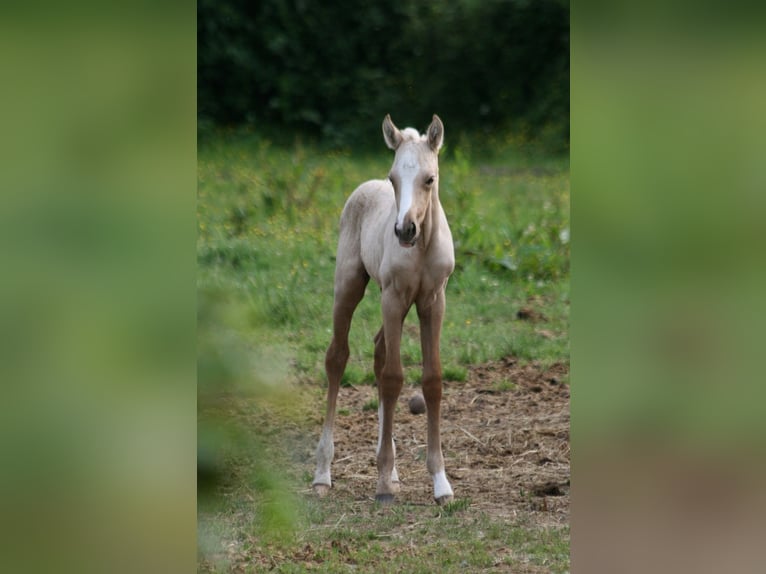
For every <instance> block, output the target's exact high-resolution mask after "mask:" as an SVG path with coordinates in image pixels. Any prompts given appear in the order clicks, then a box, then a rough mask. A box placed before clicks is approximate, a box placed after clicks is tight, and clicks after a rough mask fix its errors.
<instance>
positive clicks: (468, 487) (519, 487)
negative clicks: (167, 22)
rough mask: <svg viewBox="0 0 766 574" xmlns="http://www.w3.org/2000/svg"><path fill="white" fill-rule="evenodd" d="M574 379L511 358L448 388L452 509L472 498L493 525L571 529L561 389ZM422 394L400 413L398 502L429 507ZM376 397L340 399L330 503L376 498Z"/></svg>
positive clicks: (371, 393) (371, 391) (559, 369)
mask: <svg viewBox="0 0 766 574" xmlns="http://www.w3.org/2000/svg"><path fill="white" fill-rule="evenodd" d="M568 371H569V369H568V366H567V365H564V364H556V365H553V366H552V367H549V368H543V367H541V366H540V365H539V364H536V363H531V364H521V363H520V362H519V361H518V360H516V359H515V358H513V357H508V358H505V359H502V360H500V361H495V362H492V363H488V364H485V365H482V366H478V367H471V368H470V369H469V372H468V377H467V380H466V381H465V382H450V381H446V382H445V385H444V394H443V403H442V445H443V450H444V456H445V460H446V466H447V475H448V476H449V478H450V481H451V482H452V487H453V489H454V490H455V497H456V499H464V498H468V499H470V501H471V506H472V507H478V508H480V509H481V510H483V511H486V512H487V513H489V514H492V515H493V516H499V517H505V516H507V517H509V518H512V517H517V516H519V515H521V514H523V515H527V516H528V515H530V514H531V515H532V516H533V517H534V520H535V521H536V522H538V523H539V524H541V525H562V524H566V523H567V522H568V520H569V477H570V471H569V385H568V384H566V383H563V382H562V381H563V380H565V379H566V377H567V375H568ZM417 391H418V389H416V388H415V387H411V386H405V388H404V390H403V392H402V396H401V397H400V399H399V401H400V404H399V406H398V408H397V413H396V419H395V426H394V438H395V441H396V448H397V469H398V471H399V477H400V479H401V481H402V490H401V493H400V494H399V497H398V499H399V500H400V501H402V502H406V503H408V504H429V505H430V504H433V501H432V492H431V488H432V487H431V480H430V478H429V476H428V472H427V471H426V468H425V454H426V417H425V415H413V414H411V413H410V410H409V408H408V405H407V402H408V401H409V399H410V397H411V396H412V395H413V394H414V393H415V392H417ZM376 397H377V390H376V389H375V387H373V386H356V387H351V388H343V389H341V394H340V398H339V404H338V406H339V408H340V409H342V411H341V413H343V414H340V415H339V417H338V419H337V426H336V432H335V461H334V463H333V478H334V482H335V484H334V488H333V492H332V493H331V496H350V497H353V498H355V499H365V498H369V499H372V498H373V496H374V492H375V483H376V480H377V469H376V466H375V446H376V444H377V429H378V422H377V412H376V411H375V410H364V409H363V407H364V405H365V404H368V403H369V402H370V401H371V400H373V399H375V398H376ZM312 470H313V469H312Z"/></svg>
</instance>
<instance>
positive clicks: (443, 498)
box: [435, 494, 453, 506]
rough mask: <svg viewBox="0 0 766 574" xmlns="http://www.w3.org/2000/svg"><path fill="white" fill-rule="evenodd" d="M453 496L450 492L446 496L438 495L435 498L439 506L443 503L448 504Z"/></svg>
mask: <svg viewBox="0 0 766 574" xmlns="http://www.w3.org/2000/svg"><path fill="white" fill-rule="evenodd" d="M452 499H453V496H452V495H451V494H448V495H446V496H440V497H439V498H436V499H435V500H436V504H438V505H439V506H444V505H445V504H449V503H450V502H452Z"/></svg>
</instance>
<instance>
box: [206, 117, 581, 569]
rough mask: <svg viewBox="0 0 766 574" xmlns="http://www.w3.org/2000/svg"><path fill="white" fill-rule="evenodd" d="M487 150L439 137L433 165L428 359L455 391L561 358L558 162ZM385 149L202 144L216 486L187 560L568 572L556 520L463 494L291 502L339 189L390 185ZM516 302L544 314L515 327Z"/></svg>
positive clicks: (319, 373)
mask: <svg viewBox="0 0 766 574" xmlns="http://www.w3.org/2000/svg"><path fill="white" fill-rule="evenodd" d="M495 143H496V148H495V149H493V150H492V152H491V153H486V152H481V151H480V149H479V147H478V146H475V145H472V144H471V142H470V141H461V142H460V145H459V146H458V145H456V144H454V143H450V141H449V139H448V140H447V147H446V148H445V150H444V151H443V153H442V158H441V164H440V171H441V173H440V178H441V184H440V197H441V201H442V204H443V205H444V208H445V211H446V213H447V216H448V218H449V221H450V225H451V228H452V231H453V236H454V238H455V248H456V259H457V267H456V270H455V273H454V274H453V276H452V278H451V279H450V282H449V284H448V287H447V312H446V316H445V320H444V327H443V332H442V346H441V356H442V366H443V375H444V378H445V380H448V381H451V382H453V383H457V384H460V383H461V382H464V381H465V380H466V379H467V377H468V367H470V366H472V365H476V364H480V363H482V362H485V361H488V360H493V359H499V358H501V357H504V356H507V355H514V356H516V357H518V358H519V359H520V360H521V361H533V360H534V361H540V362H541V363H543V364H544V365H550V364H553V363H556V362H568V361H569V344H568V317H569V242H568V233H569V172H568V162H567V160H566V159H565V158H555V157H545V156H531V155H529V154H527V153H525V152H524V151H523V150H522V149H520V148H518V147H515V146H514V145H512V142H510V143H509V142H503V141H496V142H495ZM391 160H392V154H391V152H390V151H388V150H387V149H386V148H385V146H384V145H383V143H382V142H381V149H380V152H379V153H377V154H374V155H369V156H368V155H353V154H351V153H349V152H329V151H325V150H322V149H319V148H316V147H311V146H305V145H302V144H300V142H296V143H295V144H294V145H293V146H291V147H278V146H274V145H272V144H271V143H270V142H269V141H268V140H266V139H264V138H263V137H260V136H259V135H257V134H253V133H247V132H239V133H229V134H225V135H221V136H220V137H217V138H207V139H206V140H205V141H204V142H203V143H202V144H201V145H200V147H199V151H198V166H199V167H198V179H199V184H198V185H199V188H198V245H197V260H198V288H199V305H200V307H199V319H198V320H199V328H198V332H199V341H200V343H199V351H198V352H199V366H198V373H199V375H198V378H199V391H198V393H199V394H198V413H199V414H198V418H199V420H200V424H199V427H198V428H199V430H198V441H199V443H200V444H202V445H203V446H204V447H205V454H206V456H207V457H208V458H206V459H205V464H207V465H209V467H210V468H211V469H213V471H211V472H212V476H213V477H214V478H213V479H211V484H213V487H211V488H212V490H208V491H205V492H204V493H203V495H202V496H200V507H199V541H200V545H199V546H200V567H199V568H200V570H201V571H204V572H228V571H231V570H232V569H236V570H237V571H244V572H260V571H266V570H269V569H272V571H275V572H303V571H305V570H306V568H307V564H310V566H311V569H312V570H315V571H318V572H343V571H350V570H353V571H355V572H433V571H435V570H438V571H440V572H466V571H480V570H482V569H487V570H489V569H492V568H504V569H506V570H511V571H519V570H521V571H524V570H525V569H527V570H528V569H529V568H532V569H534V568H538V569H544V571H550V572H563V571H566V570H567V569H568V565H569V561H568V545H569V531H568V528H551V529H543V528H540V527H537V526H534V525H532V524H529V523H527V522H525V519H524V517H523V516H521V517H519V518H517V519H513V520H511V519H508V518H499V517H495V516H492V515H488V514H486V513H484V512H483V511H481V510H479V509H477V508H476V507H474V506H472V504H471V502H470V501H468V500H467V499H457V500H456V501H455V502H453V503H452V504H450V505H448V506H446V507H444V508H440V507H437V506H435V505H434V506H417V505H407V504H399V505H395V506H394V507H391V508H377V507H376V505H374V504H372V503H371V502H370V501H368V500H364V501H351V500H348V499H342V498H338V497H332V496H331V497H328V499H324V500H316V499H314V498H313V497H311V496H309V495H304V494H302V493H305V492H306V491H307V490H308V489H309V487H310V482H311V475H310V473H307V472H306V471H305V467H306V465H307V462H308V461H310V460H312V457H313V448H314V446H315V445H314V444H313V442H312V441H313V440H314V439H313V438H311V441H309V442H312V444H307V442H306V441H307V440H308V438H310V437H313V435H312V434H311V433H315V432H316V430H317V429H318V428H319V425H320V424H321V420H322V416H323V413H324V411H323V409H320V408H317V404H319V403H320V402H321V400H322V398H323V395H324V387H325V386H326V385H325V380H324V379H325V377H324V353H325V350H326V348H327V345H328V344H329V341H330V329H331V309H332V293H333V285H332V283H333V274H334V267H335V261H334V257H335V249H336V244H337V222H338V218H339V216H340V212H341V209H342V208H343V204H344V202H345V200H346V198H347V197H348V195H349V194H350V193H351V191H352V190H353V189H354V188H355V187H356V186H357V185H358V184H359V183H361V182H362V181H365V180H367V179H371V178H376V177H383V176H385V174H386V173H387V170H388V169H389V167H390V164H391ZM379 304H380V295H379V291H378V287H377V286H376V285H373V284H370V286H369V287H368V293H367V296H366V297H365V299H364V300H363V301H362V303H361V304H360V306H359V307H358V309H357V311H356V314H355V316H354V322H353V323H352V328H351V336H350V346H351V357H350V360H349V365H348V369H347V371H346V373H345V375H344V378H343V381H342V384H343V385H344V386H352V385H353V386H356V385H365V384H372V383H373V382H374V376H373V374H372V363H373V343H372V340H373V337H374V335H375V333H376V332H377V331H378V329H379V327H380V308H379ZM521 307H531V308H532V309H533V310H535V311H536V312H538V313H541V314H542V315H544V317H545V320H544V321H541V322H536V323H535V322H529V321H521V320H518V319H517V318H516V312H517V311H518V309H520V308H521ZM543 330H544V332H541V331H543ZM417 331H418V329H417V320H416V314H415V313H414V312H411V313H410V314H409V316H408V317H407V319H406V322H405V336H404V337H403V340H402V348H401V354H402V362H403V364H404V367H405V377H406V379H405V381H406V383H407V384H410V385H416V384H418V382H419V380H420V376H421V373H420V358H421V351H420V344H419V340H418V337H417ZM506 383H507V384H506ZM512 388H513V383H512V381H507V382H503V383H499V384H498V391H505V390H509V389H512ZM364 408H369V409H372V410H375V409H376V408H377V401H371V402H370V403H369V404H368V405H365V406H364ZM348 414H350V412H349V411H348V409H346V410H342V411H340V412H339V415H340V416H341V417H343V416H346V415H348ZM307 437H308V438H307ZM216 473H217V474H216ZM198 482H199V484H200V485H201V487H202V486H203V485H204V484H206V483H203V481H201V480H200V481H198ZM296 493H301V494H296ZM222 549H228V550H222ZM535 571H537V570H535ZM540 571H542V570H540Z"/></svg>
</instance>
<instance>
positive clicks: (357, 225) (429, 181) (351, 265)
mask: <svg viewBox="0 0 766 574" xmlns="http://www.w3.org/2000/svg"><path fill="white" fill-rule="evenodd" d="M383 138H384V139H385V142H386V145H388V147H389V148H391V149H392V150H394V151H395V152H396V155H395V157H394V163H393V166H392V167H391V171H390V173H389V175H388V178H387V179H385V180H372V181H368V182H365V183H363V184H362V185H360V186H359V187H358V188H356V190H354V193H352V194H351V196H350V197H349V199H348V201H347V202H346V205H345V207H344V208H343V213H342V214H341V218H340V239H339V241H338V255H337V263H336V268H335V304H334V307H333V336H332V342H331V343H330V347H329V349H327V355H326V357H325V368H326V370H327V380H328V389H327V416H326V418H325V422H324V426H323V428H322V436H321V438H320V440H319V446H318V447H317V468H316V473H315V474H314V491H315V492H316V493H317V494H318V495H319V496H324V495H325V494H327V492H328V490H329V488H330V486H331V485H332V481H331V478H330V464H331V462H332V458H333V454H334V445H333V422H334V420H335V405H336V399H337V397H338V387H339V386H340V379H341V377H342V376H343V371H344V370H345V368H346V362H347V361H348V356H349V347H348V334H349V328H350V326H351V317H352V315H353V313H354V310H355V309H356V306H357V305H358V304H359V302H360V301H361V300H362V297H363V296H364V291H365V287H366V286H367V283H368V282H369V280H370V277H372V278H373V279H374V280H375V282H376V283H377V284H378V285H379V286H380V288H381V306H382V310H383V326H382V327H381V328H380V331H378V334H377V335H376V336H375V366H374V368H375V379H376V381H377V385H378V399H379V402H378V404H379V407H378V422H379V426H378V449H377V463H378V486H377V490H376V491H375V499H376V500H377V501H379V502H383V503H390V502H392V501H393V499H394V494H395V493H396V492H397V491H398V490H399V477H398V475H397V472H396V466H395V460H394V458H395V456H396V453H395V448H394V441H393V436H392V433H393V419H394V409H395V407H396V401H397V399H398V397H399V393H400V392H401V390H402V384H403V380H404V377H403V372H402V364H401V359H400V355H399V344H400V342H401V337H402V326H403V324H404V319H405V317H406V316H407V312H408V311H409V309H410V307H412V304H413V303H414V304H415V306H416V308H417V312H418V318H419V319H420V340H421V346H422V349H423V379H422V381H423V383H422V384H423V396H424V398H425V400H426V407H427V413H428V414H427V417H428V453H427V457H426V466H427V468H428V472H429V473H430V474H431V478H432V479H433V484H434V498H435V499H436V502H437V503H439V504H444V503H447V502H449V501H450V500H452V494H453V493H452V487H451V486H450V483H449V481H448V480H447V475H446V473H445V472H444V457H443V456H442V448H441V438H440V435H439V407H440V403H441V397H442V373H441V362H440V359H439V336H440V334H441V326H442V318H443V316H444V306H445V298H444V290H445V287H446V286H447V279H448V278H449V276H450V274H451V273H452V270H453V269H454V267H455V254H454V248H453V245H452V234H451V233H450V229H449V226H448V225H447V218H446V217H445V215H444V210H443V209H442V206H441V204H440V203H439V162H438V154H439V149H440V148H441V146H442V142H443V141H444V126H443V124H442V122H441V120H440V119H439V117H438V116H436V115H434V117H433V121H432V122H431V125H430V126H428V131H427V133H426V134H425V135H422V136H421V135H420V134H419V133H418V132H417V130H415V129H413V128H406V129H404V130H402V131H399V129H397V127H396V126H395V125H394V124H393V122H392V121H391V117H390V116H388V115H386V118H385V119H384V120H383Z"/></svg>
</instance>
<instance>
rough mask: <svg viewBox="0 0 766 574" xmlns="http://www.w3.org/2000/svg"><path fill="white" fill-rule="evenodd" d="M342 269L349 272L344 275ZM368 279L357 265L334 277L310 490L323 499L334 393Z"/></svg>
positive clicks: (328, 482) (327, 480) (327, 479)
mask: <svg viewBox="0 0 766 574" xmlns="http://www.w3.org/2000/svg"><path fill="white" fill-rule="evenodd" d="M344 269H346V270H348V269H350V271H344ZM369 280H370V277H369V275H367V273H366V272H365V271H364V267H362V266H361V262H360V264H359V265H358V266H356V267H355V268H354V267H349V266H348V265H346V266H344V268H340V267H339V269H338V271H337V272H336V277H335V300H334V303H333V335H332V341H331V342H330V346H329V348H328V349H327V353H326V354H325V372H326V373H327V413H326V415H325V421H324V425H323V427H322V435H321V437H320V439H319V444H318V445H317V451H316V458H317V466H316V471H315V472H314V481H313V487H314V492H315V493H316V494H317V495H318V496H320V497H321V496H325V495H326V494H327V493H328V492H329V490H330V487H331V486H332V478H331V474H330V465H331V464H332V459H333V456H334V455H335V445H334V441H333V425H334V423H335V408H336V403H337V398H338V389H339V388H340V380H341V378H342V377H343V372H344V371H345V370H346V363H347V362H348V357H349V347H348V333H349V330H350V328H351V318H352V316H353V315H354V311H355V310H356V307H357V305H359V302H360V301H361V300H362V297H363V296H364V290H365V288H366V286H367V282H368V281H369Z"/></svg>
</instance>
